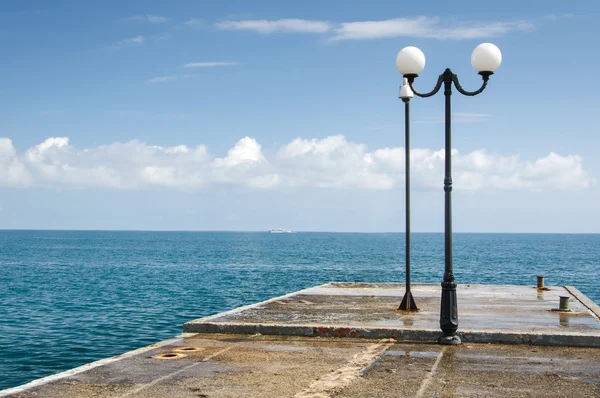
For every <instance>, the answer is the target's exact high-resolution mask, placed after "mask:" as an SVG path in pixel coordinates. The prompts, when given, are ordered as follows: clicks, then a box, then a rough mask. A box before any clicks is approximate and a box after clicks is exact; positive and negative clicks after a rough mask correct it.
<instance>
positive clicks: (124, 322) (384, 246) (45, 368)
mask: <svg viewBox="0 0 600 398" xmlns="http://www.w3.org/2000/svg"><path fill="white" fill-rule="evenodd" d="M411 239H412V245H411V255H412V260H411V266H412V280H413V281H414V282H415V283H417V282H426V283H439V282H441V279H442V275H443V270H444V236H443V234H441V233H417V234H413V235H411ZM404 240H405V236H404V234H402V233H380V234H377V233H369V234H366V233H316V232H315V233H308V232H307V233H284V234H270V233H268V232H113V231H23V230H20V231H9V230H1V231H0V389H4V388H9V387H13V386H17V385H21V384H24V383H27V382H29V381H31V380H34V379H37V378H40V377H44V376H48V375H51V374H54V373H57V372H61V371H64V370H67V369H71V368H74V367H76V366H79V365H83V364H85V363H89V362H92V361H95V360H98V359H102V358H106V357H110V356H113V355H117V354H120V353H123V352H126V351H129V350H132V349H135V348H139V347H142V346H145V345H148V344H152V343H154V342H157V341H160V340H164V339H167V338H171V337H174V336H176V335H178V334H179V333H181V331H182V325H183V323H184V322H186V321H189V320H192V319H196V318H199V317H203V316H207V315H210V314H214V313H217V312H221V311H225V310H229V309H231V308H235V307H238V306H241V305H245V304H250V303H254V302H257V301H261V300H265V299H267V298H270V297H273V296H278V295H282V294H285V293H289V292H293V291H296V290H299V289H303V288H306V287H310V286H314V285H318V284H322V283H326V282H330V281H349V282H384V281H385V282H389V281H397V282H403V281H404V278H405V274H404V266H405V260H404V257H405V245H404ZM453 240H454V250H453V253H454V270H455V276H456V279H457V282H458V283H490V284H517V285H532V286H533V285H534V284H535V282H536V276H537V275H545V277H546V284H547V285H574V286H576V287H577V288H578V289H579V290H581V291H582V292H583V293H585V294H586V295H588V297H590V298H591V299H592V300H594V301H595V302H596V303H600V275H599V270H600V234H572V235H567V234H467V233H464V234H463V233H456V234H454V235H453ZM459 313H460V303H459Z"/></svg>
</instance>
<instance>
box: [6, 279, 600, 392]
mask: <svg viewBox="0 0 600 398" xmlns="http://www.w3.org/2000/svg"><path fill="white" fill-rule="evenodd" d="M403 293H404V289H403V287H402V286H401V285H397V284H377V285H372V284H371V285H370V284H327V285H323V286H319V287H316V288H312V289H307V290H303V291H301V292H297V293H293V294H289V295H286V296H283V297H279V298H274V299H271V300H267V301H266V302H263V303H258V304H255V305H251V306H246V307H242V308H239V309H235V310H232V311H228V312H226V313H221V314H217V315H214V316H211V317H207V318H203V319H200V320H196V321H193V322H189V323H187V324H186V325H185V330H187V331H188V332H189V331H195V332H198V331H203V332H204V333H185V334H183V335H182V336H181V337H179V338H176V339H172V340H166V341H164V342H160V343H157V344H154V345H152V346H148V347H145V348H141V349H139V350H135V351H132V352H129V353H125V354H123V355H120V356H117V357H114V358H109V359H105V360H101V361H98V362H95V363H92V364H88V365H85V366H83V367H80V368H76V369H73V370H70V371H67V372H64V373H62V374H59V375H55V376H51V377H49V378H45V379H40V380H37V381H34V382H32V383H29V384H27V385H24V386H21V387H17V388H14V389H10V390H4V391H0V396H9V397H18V398H30V397H44V398H55V397H82V398H88V397H100V398H102V397H165V398H169V397H183V398H185V397H265V398H269V397H295V398H316V397H334V396H335V397H504V396H508V397H565V396H569V397H595V396H598V397H600V348H598V347H600V344H598V342H600V325H599V323H600V321H599V319H598V314H600V311H599V310H598V308H597V306H596V305H595V304H594V303H591V302H589V300H588V301H586V298H585V297H584V296H583V295H581V294H580V293H579V292H578V291H577V289H574V288H570V287H567V288H562V287H550V288H549V290H547V291H538V290H537V289H534V288H533V287H527V286H495V285H494V286H483V285H460V286H459V289H458V298H459V318H460V331H461V333H462V337H463V344H462V345H459V346H440V345H438V344H436V343H434V342H433V341H434V340H435V338H436V337H437V336H439V330H438V322H439V298H438V297H439V293H440V289H439V286H436V285H416V286H414V288H413V293H414V296H415V300H416V301H417V305H419V306H420V308H421V310H420V311H419V312H418V313H406V312H400V311H397V310H396V308H397V306H398V305H399V303H400V301H401V298H402V295H403ZM561 295H569V296H571V298H572V302H571V309H572V312H569V313H564V312H556V311H552V310H553V309H554V308H556V307H557V306H558V302H559V296H561ZM239 330H249V331H253V332H251V333H250V332H248V333H237V334H236V333H234V332H235V331H239ZM257 330H261V331H266V332H268V333H262V334H256V333H254V332H255V331H257ZM215 331H225V332H227V333H221V334H220V333H214V332H215ZM286 334H288V335H286ZM373 336H377V338H371V337H373ZM357 337H360V338H357ZM503 341H504V342H509V343H511V344H512V345H509V344H489V343H490V342H495V343H498V342H503ZM478 342H479V343H486V344H479V343H478ZM516 343H519V344H521V345H514V344H516ZM527 343H530V344H529V345H528V344H527ZM535 344H537V345H535ZM585 347H591V348H585ZM594 347H595V348H594Z"/></svg>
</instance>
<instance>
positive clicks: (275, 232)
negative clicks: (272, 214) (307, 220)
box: [269, 228, 292, 234]
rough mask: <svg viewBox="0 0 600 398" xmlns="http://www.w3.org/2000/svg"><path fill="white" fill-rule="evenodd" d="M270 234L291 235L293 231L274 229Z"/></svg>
mask: <svg viewBox="0 0 600 398" xmlns="http://www.w3.org/2000/svg"><path fill="white" fill-rule="evenodd" d="M269 232H270V233H272V234H290V233H292V230H291V229H289V228H272V229H270V230H269Z"/></svg>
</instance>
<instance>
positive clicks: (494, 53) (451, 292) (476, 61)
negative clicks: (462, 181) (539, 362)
mask: <svg viewBox="0 0 600 398" xmlns="http://www.w3.org/2000/svg"><path fill="white" fill-rule="evenodd" d="M501 62H502V54H501V52H500V50H499V49H498V47H496V46H495V45H493V44H491V43H483V44H480V45H479V46H477V47H476V48H475V50H473V54H472V55H471V64H472V65H473V68H475V70H476V71H477V72H478V73H479V75H481V77H482V79H483V84H482V85H481V87H480V88H479V89H478V90H476V91H466V90H464V89H463V88H462V86H461V85H460V83H459V81H458V77H457V76H456V75H455V74H454V73H452V71H451V70H450V69H446V70H445V71H444V73H442V74H441V75H440V76H439V77H438V81H437V84H436V85H435V87H434V89H433V90H432V91H431V92H429V93H425V94H423V93H419V92H418V91H416V90H415V89H414V88H413V86H412V85H413V82H414V81H415V78H416V77H417V76H418V75H419V73H421V71H422V70H423V68H424V67H425V55H424V54H423V52H422V51H421V50H419V49H418V48H416V47H405V48H403V49H402V50H400V52H399V53H398V56H397V57H396V67H397V68H398V71H400V73H402V74H403V75H404V77H405V78H406V79H407V80H408V85H409V86H410V88H411V90H412V92H413V93H414V95H416V96H418V97H421V98H426V97H431V96H433V95H435V94H436V93H437V92H438V91H440V89H441V87H442V84H443V85H444V96H445V98H446V107H445V136H446V138H445V139H446V145H445V151H444V152H445V178H444V192H445V211H444V214H445V222H444V280H443V282H442V299H441V308H440V328H441V329H442V332H443V335H442V336H441V337H440V339H439V342H440V344H460V343H461V341H460V337H459V336H458V335H456V331H457V330H458V303H457V300H456V281H455V280H454V271H453V268H452V158H451V150H452V146H451V134H450V130H451V104H450V99H451V95H452V85H453V84H454V86H455V87H456V90H458V92H459V93H461V94H463V95H467V96H475V95H477V94H479V93H481V92H482V91H483V90H485V87H486V86H487V83H488V80H489V78H490V76H491V75H492V74H494V72H495V71H496V69H498V67H499V66H500V63H501Z"/></svg>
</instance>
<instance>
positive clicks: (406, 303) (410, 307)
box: [398, 291, 419, 312]
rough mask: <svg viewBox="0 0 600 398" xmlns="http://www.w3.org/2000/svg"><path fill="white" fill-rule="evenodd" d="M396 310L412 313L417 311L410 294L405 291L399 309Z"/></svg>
mask: <svg viewBox="0 0 600 398" xmlns="http://www.w3.org/2000/svg"><path fill="white" fill-rule="evenodd" d="M398 310H399V311H413V312H416V311H419V309H418V308H417V304H416V303H415V299H414V298H413V295H412V293H411V292H409V291H407V292H406V293H404V298H403V299H402V303H400V307H398Z"/></svg>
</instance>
